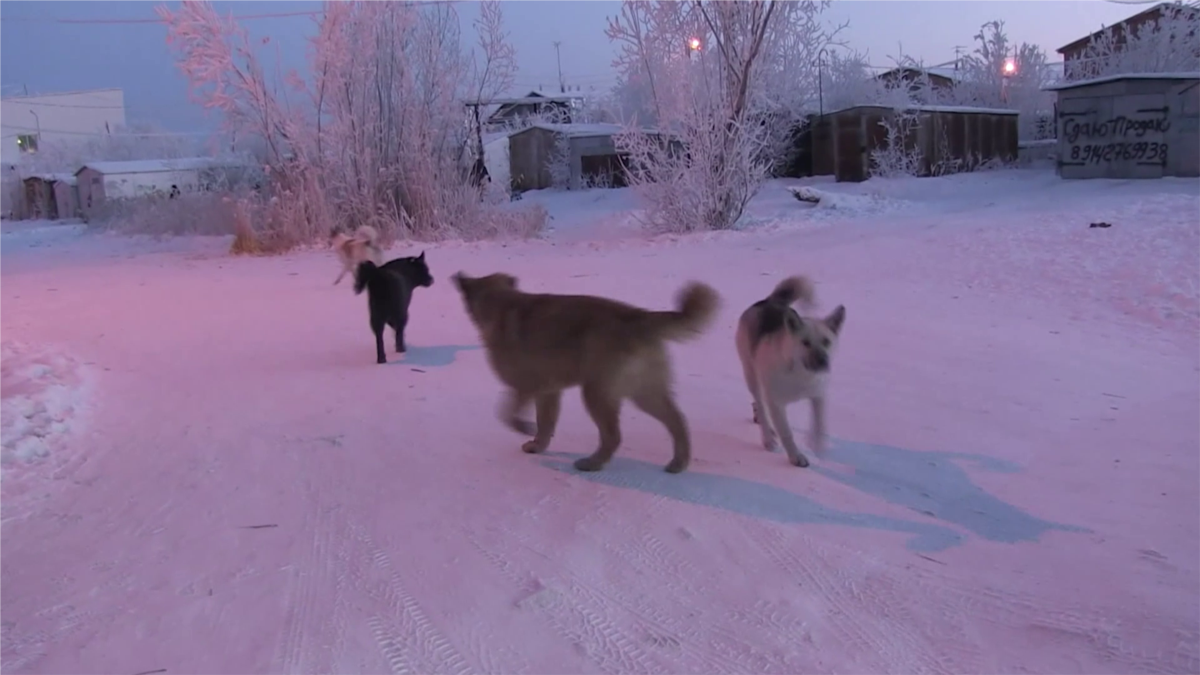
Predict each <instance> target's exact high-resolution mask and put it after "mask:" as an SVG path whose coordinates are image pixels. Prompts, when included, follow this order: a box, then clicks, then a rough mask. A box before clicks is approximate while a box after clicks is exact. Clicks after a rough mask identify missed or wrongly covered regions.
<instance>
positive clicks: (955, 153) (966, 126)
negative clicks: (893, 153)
mask: <svg viewBox="0 0 1200 675" xmlns="http://www.w3.org/2000/svg"><path fill="white" fill-rule="evenodd" d="M906 113H915V115H914V116H913V118H912V123H911V124H908V125H904V124H896V122H897V117H898V115H904V114H906ZM811 119H812V121H811V132H810V133H807V134H799V135H798V136H797V138H798V140H799V141H800V142H801V143H811V148H803V147H801V148H797V150H798V152H799V154H800V155H805V154H808V155H809V156H811V157H812V175H817V176H828V175H833V176H835V177H836V178H837V180H838V181H850V182H859V181H864V180H866V179H867V178H869V177H870V176H871V175H872V173H873V170H874V167H873V166H872V159H871V157H872V155H873V153H874V152H875V151H876V150H883V149H886V148H887V147H888V133H887V128H886V127H885V126H884V125H885V124H895V125H896V126H897V127H904V132H905V133H904V138H903V142H904V147H905V148H906V149H908V150H910V151H915V150H919V152H920V169H919V171H918V173H919V175H922V176H929V175H936V174H944V173H958V172H962V171H971V170H973V169H974V168H975V167H977V166H979V165H980V164H983V163H984V162H988V161H991V160H1000V161H1004V162H1015V161H1016V160H1017V154H1018V145H1017V144H1018V129H1017V111H1015V110H1004V109H993V108H968V107H948V106H918V107H914V108H909V109H906V110H901V111H898V110H897V109H896V108H893V107H890V106H855V107H853V108H846V109H844V110H838V111H835V112H831V113H827V114H825V115H823V116H814V117H813V118H811Z"/></svg>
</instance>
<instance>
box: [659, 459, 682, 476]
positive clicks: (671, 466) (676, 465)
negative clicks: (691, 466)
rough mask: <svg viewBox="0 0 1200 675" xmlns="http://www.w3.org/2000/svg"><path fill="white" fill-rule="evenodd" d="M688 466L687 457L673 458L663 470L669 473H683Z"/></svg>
mask: <svg viewBox="0 0 1200 675" xmlns="http://www.w3.org/2000/svg"><path fill="white" fill-rule="evenodd" d="M687 468H688V461H687V460H686V459H672V460H671V461H670V462H668V463H667V465H666V466H665V467H663V471H666V472H667V473H683V472H684V470H686V469H687Z"/></svg>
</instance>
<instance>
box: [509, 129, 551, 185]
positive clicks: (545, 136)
mask: <svg viewBox="0 0 1200 675" xmlns="http://www.w3.org/2000/svg"><path fill="white" fill-rule="evenodd" d="M553 152H554V132H553V131H550V130H548V129H542V128H540V127H530V128H528V129H525V130H523V131H519V132H517V133H515V134H513V135H511V136H509V137H508V154H509V175H510V176H511V178H512V189H513V191H514V192H524V191H526V190H544V189H546V188H549V187H550V185H551V183H552V181H551V178H550V158H551V156H552V154H553Z"/></svg>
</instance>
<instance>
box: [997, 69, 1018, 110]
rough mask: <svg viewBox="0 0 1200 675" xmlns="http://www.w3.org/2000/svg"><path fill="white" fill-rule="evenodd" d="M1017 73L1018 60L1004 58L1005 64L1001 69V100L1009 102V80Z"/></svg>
mask: <svg viewBox="0 0 1200 675" xmlns="http://www.w3.org/2000/svg"><path fill="white" fill-rule="evenodd" d="M1016 74H1017V62H1016V60H1015V59H1012V58H1007V59H1004V65H1003V66H1001V70H1000V76H1001V80H1000V100H1002V101H1004V102H1005V103H1008V81H1009V79H1011V78H1012V76H1014V75H1016Z"/></svg>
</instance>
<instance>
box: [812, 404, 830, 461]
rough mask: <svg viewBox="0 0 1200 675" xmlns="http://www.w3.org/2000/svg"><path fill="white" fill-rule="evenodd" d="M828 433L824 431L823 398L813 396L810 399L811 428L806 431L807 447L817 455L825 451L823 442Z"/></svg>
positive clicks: (825, 440) (824, 442)
mask: <svg viewBox="0 0 1200 675" xmlns="http://www.w3.org/2000/svg"><path fill="white" fill-rule="evenodd" d="M828 438H829V435H828V434H827V433H826V432H825V398H824V397H822V396H814V397H813V399H812V428H811V429H809V432H808V447H809V448H810V449H812V451H813V452H815V453H817V454H818V455H819V454H821V453H823V452H825V444H826V442H827V440H828Z"/></svg>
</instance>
